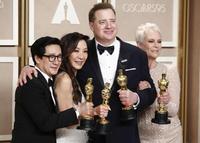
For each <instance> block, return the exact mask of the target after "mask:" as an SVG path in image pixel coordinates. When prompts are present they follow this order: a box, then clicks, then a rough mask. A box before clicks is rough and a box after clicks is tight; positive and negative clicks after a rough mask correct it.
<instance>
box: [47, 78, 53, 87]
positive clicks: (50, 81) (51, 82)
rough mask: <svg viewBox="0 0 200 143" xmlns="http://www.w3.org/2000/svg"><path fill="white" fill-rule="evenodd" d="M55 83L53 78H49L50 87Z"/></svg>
mask: <svg viewBox="0 0 200 143" xmlns="http://www.w3.org/2000/svg"><path fill="white" fill-rule="evenodd" d="M53 84H54V83H53V80H51V79H50V78H49V80H48V86H49V87H50V86H51V87H53Z"/></svg>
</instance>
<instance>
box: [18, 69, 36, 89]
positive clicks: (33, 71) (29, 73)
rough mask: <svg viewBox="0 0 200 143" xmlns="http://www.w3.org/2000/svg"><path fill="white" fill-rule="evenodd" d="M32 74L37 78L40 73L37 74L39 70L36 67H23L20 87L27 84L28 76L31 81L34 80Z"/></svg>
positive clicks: (19, 80) (19, 81) (19, 82)
mask: <svg viewBox="0 0 200 143" xmlns="http://www.w3.org/2000/svg"><path fill="white" fill-rule="evenodd" d="M32 74H34V76H36V77H37V74H38V72H37V70H36V69H35V68H34V67H30V66H25V67H23V68H22V70H21V73H20V75H19V79H18V85H21V86H22V85H23V84H26V82H27V80H26V78H27V76H28V77H29V78H30V79H32V78H33V76H32Z"/></svg>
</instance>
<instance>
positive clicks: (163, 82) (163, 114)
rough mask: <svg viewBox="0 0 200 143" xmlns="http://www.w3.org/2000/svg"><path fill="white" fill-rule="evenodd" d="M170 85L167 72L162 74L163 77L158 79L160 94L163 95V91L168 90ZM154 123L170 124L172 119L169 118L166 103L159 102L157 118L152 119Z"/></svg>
mask: <svg viewBox="0 0 200 143" xmlns="http://www.w3.org/2000/svg"><path fill="white" fill-rule="evenodd" d="M168 85H169V81H168V80H167V79H166V74H165V73H163V74H162V78H161V79H160V80H158V87H159V89H160V96H163V93H164V92H166V91H167V89H168ZM152 122H153V123H157V124H170V120H169V119H168V111H167V107H166V106H165V104H164V103H162V102H161V103H159V104H158V108H157V110H156V111H155V118H153V119H152Z"/></svg>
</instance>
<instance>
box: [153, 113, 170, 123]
mask: <svg viewBox="0 0 200 143" xmlns="http://www.w3.org/2000/svg"><path fill="white" fill-rule="evenodd" d="M151 122H153V123H156V124H170V123H171V121H170V120H169V119H168V112H164V113H159V112H158V111H156V112H155V118H154V119H152V120H151Z"/></svg>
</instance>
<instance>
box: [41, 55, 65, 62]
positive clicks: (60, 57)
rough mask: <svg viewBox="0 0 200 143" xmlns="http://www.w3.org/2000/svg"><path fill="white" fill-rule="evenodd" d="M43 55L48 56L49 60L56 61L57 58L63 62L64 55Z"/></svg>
mask: <svg viewBox="0 0 200 143" xmlns="http://www.w3.org/2000/svg"><path fill="white" fill-rule="evenodd" d="M43 56H44V57H47V58H48V59H49V62H54V61H55V60H56V59H57V60H58V61H59V62H62V55H58V56H55V55H43Z"/></svg>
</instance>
